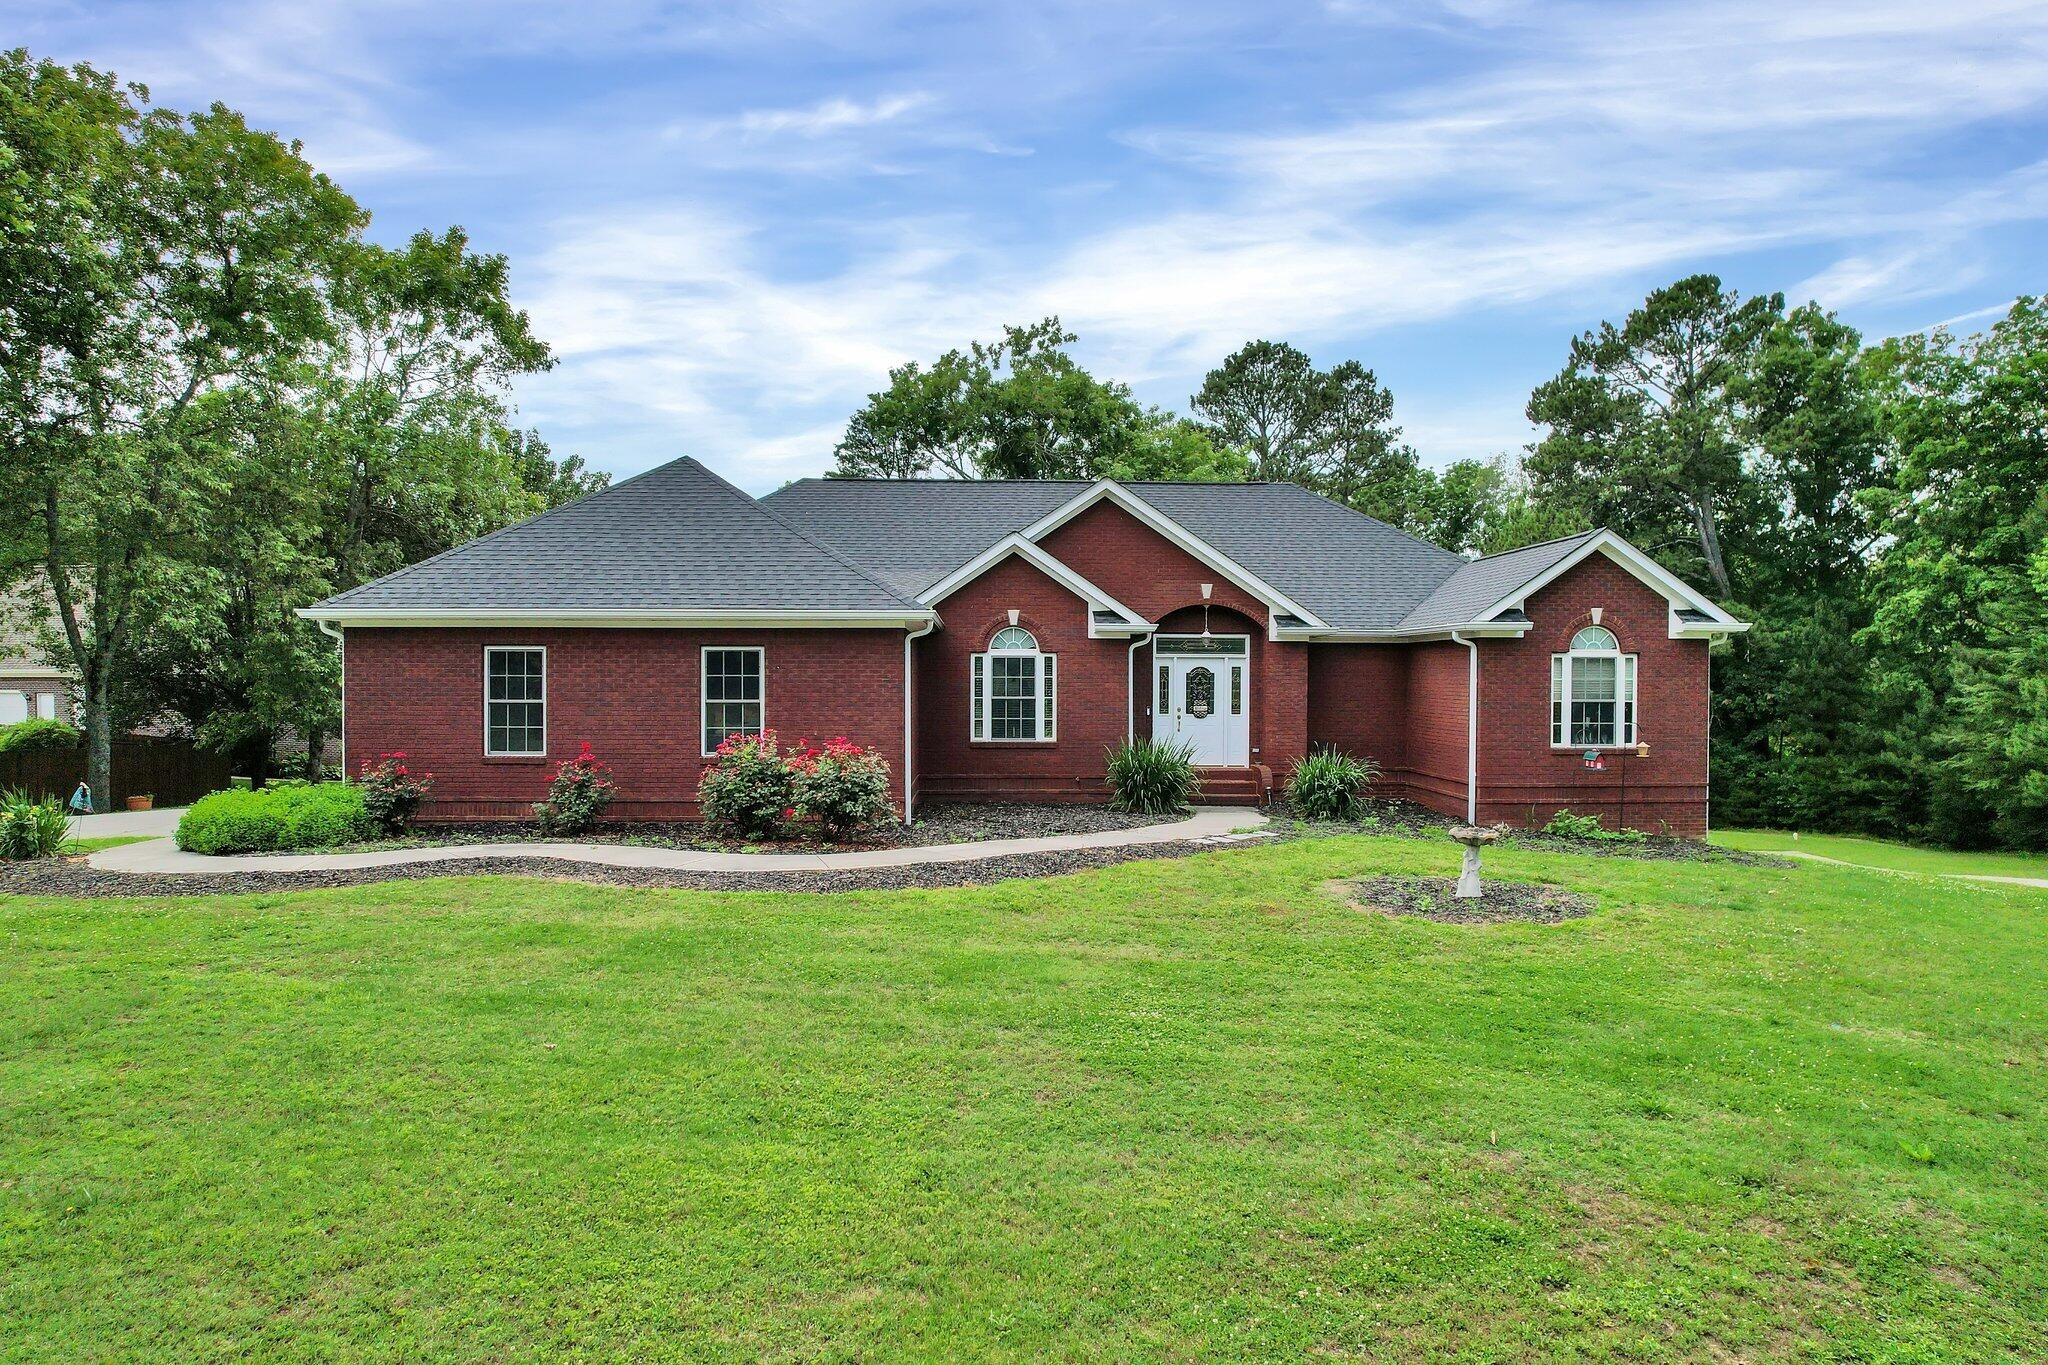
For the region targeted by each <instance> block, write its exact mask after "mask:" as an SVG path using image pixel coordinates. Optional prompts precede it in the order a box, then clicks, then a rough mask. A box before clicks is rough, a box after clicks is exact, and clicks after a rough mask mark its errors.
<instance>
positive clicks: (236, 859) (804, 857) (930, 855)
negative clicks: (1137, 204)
mask: <svg viewBox="0 0 2048 1365" xmlns="http://www.w3.org/2000/svg"><path fill="white" fill-rule="evenodd" d="M1265 823H1266V817H1265V816H1263V815H1261V814H1259V813H1258V812H1257V811H1255V810H1249V809H1245V808H1240V807H1233V806H1207V807H1203V808H1202V809H1200V810H1197V811H1196V812H1195V813H1194V814H1193V815H1192V816H1190V817H1189V818H1187V819H1185V820H1179V821H1176V822H1174V823H1173V824H1170V825H1141V826H1139V827H1138V828H1136V829H1111V830H1101V831H1099V832H1096V833H1093V834H1053V835H1047V836H1046V837H1045V838H1042V839H987V840H983V841H982V842H980V843H972V844H931V845H927V846H925V847H921V848H878V849H871V850H868V851H866V852H861V853H705V852H700V851H698V850H696V849H684V848H649V847H644V846H641V845H637V844H569V843H540V842H535V843H520V844H446V845H441V846H439V847H435V848H389V849H378V850H372V851H366V852H362V853H243V854H236V855H233V856H228V857H209V856H207V855H206V854H203V853H187V852H185V851H184V850H183V849H181V848H179V847H178V846H177V845H176V844H175V843H173V842H172V841H171V840H169V839H151V840H149V841H148V842H146V843H140V844H124V845H123V846H121V847H120V848H105V849H101V850H100V851H99V852H97V853H94V854H91V855H89V856H88V857H87V858H86V862H87V864H89V865H90V866H92V867H94V868H97V869H99V870H101V871H104V872H157V873H171V874H177V873H190V874H200V873H209V872H339V871H345V870H348V869H352V868H364V867H398V866H402V865H404V864H408V863H446V862H456V861H464V862H466V861H469V860H472V859H478V858H558V859H560V860H562V861H563V862H570V863H599V864H604V865H607V866H610V867H659V868H669V869H673V870H676V871H681V872H826V871H831V870H833V869H838V868H862V867H908V866H911V865H913V864H916V863H971V862H978V861H980V860H981V859H983V858H1000V857H1003V856H1004V855H1006V854H1012V853H1052V852H1057V851H1059V850H1061V849H1073V848H1125V847H1130V846H1133V845H1141V844H1171V843H1178V842H1180V841H1182V840H1190V841H1194V842H1198V843H1215V844H1230V843H1237V842H1239V841H1242V840H1247V839H1259V838H1267V837H1270V836H1268V835H1266V834H1264V833H1262V832H1255V833H1246V834H1239V833H1234V831H1237V830H1244V829H1247V828H1253V829H1256V827H1257V826H1261V825H1264V824H1265Z"/></svg>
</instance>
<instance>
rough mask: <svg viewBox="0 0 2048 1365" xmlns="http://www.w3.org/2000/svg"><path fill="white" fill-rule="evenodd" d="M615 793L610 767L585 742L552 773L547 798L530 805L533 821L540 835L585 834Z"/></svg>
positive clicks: (588, 742) (595, 823)
mask: <svg viewBox="0 0 2048 1365" xmlns="http://www.w3.org/2000/svg"><path fill="white" fill-rule="evenodd" d="M618 792H619V788H618V784H617V783H615V782H613V781H612V770H611V765H610V764H608V763H605V762H604V761H603V760H601V759H599V758H598V756H597V755H596V754H594V753H592V752H591V751H590V741H589V740H585V741H583V748H582V750H581V752H579V753H578V754H577V755H576V757H574V758H572V759H569V760H567V761H566V762H564V763H562V764H561V765H559V766H558V767H557V768H556V769H555V776H554V780H553V781H551V782H549V783H548V794H547V795H546V796H544V797H542V798H541V799H540V800H538V801H536V802H534V803H533V814H534V818H535V819H536V820H537V821H538V822H539V823H540V828H541V832H542V833H543V834H558V835H559V834H587V833H589V832H590V831H591V830H592V829H594V828H596V826H597V822H598V818H599V817H600V816H602V815H603V814H604V812H605V807H607V806H609V805H611V803H612V798H613V797H614V796H616V795H618Z"/></svg>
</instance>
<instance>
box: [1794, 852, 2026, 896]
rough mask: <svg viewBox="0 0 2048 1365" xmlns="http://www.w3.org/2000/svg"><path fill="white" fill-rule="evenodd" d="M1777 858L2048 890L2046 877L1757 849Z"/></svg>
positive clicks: (1895, 873)
mask: <svg viewBox="0 0 2048 1365" xmlns="http://www.w3.org/2000/svg"><path fill="white" fill-rule="evenodd" d="M1757 851H1758V852H1760V853H1769V854H1771V855H1772V856H1773V857H1777V858H1804V859H1805V860H1806V861H1807V862H1809V863H1827V864H1829V865H1830V866H1832V867H1853V868H1855V869H1856V870H1857V871H1859V872H1889V873H1891V874H1892V875H1893V876H1896V877H1932V878H1934V880H1936V881H1938V882H1996V883H1998V884H1999V885H2001V886H2032V887H2038V888H2040V889H2042V890H2048V877H1998V876H1993V875H1992V874H1991V873H1989V872H1914V871H1909V870H1908V869H1906V868H1903V867H1879V866H1878V865H1877V864H1875V863H1852V862H1850V861H1849V860H1848V859H1847V858H1830V857H1829V856H1828V855H1827V854H1825V853H1803V852H1801V851H1800V850H1798V849H1795V848H1773V849H1759V850H1757Z"/></svg>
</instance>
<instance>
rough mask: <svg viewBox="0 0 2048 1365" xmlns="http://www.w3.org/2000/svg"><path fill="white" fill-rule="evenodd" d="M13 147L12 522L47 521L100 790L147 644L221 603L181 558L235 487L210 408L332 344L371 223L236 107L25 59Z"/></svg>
mask: <svg viewBox="0 0 2048 1365" xmlns="http://www.w3.org/2000/svg"><path fill="white" fill-rule="evenodd" d="M0 149H4V153H0V160H4V167H0V170H4V172H5V176H6V179H7V182H8V186H9V189H8V191H7V192H8V194H9V195H10V199H9V202H8V205H7V207H8V208H9V210H10V212H9V214H8V215H7V216H8V219H9V222H8V228H7V236H6V238H5V240H4V242H0V255H4V256H5V257H6V261H5V263H4V264H0V277H4V284H5V286H6V287H5V289H4V292H5V293H6V295H7V296H8V297H9V298H10V299H11V300H13V306H12V307H10V309H9V310H8V313H7V316H6V318H5V320H4V321H0V328H4V330H5V340H4V342H0V366H4V368H5V374H4V377H0V401H4V402H5V403H6V404H7V406H8V408H9V411H8V413H7V414H6V416H5V417H4V418H0V428H4V430H5V432H6V436H7V439H8V441H9V444H10V446H11V451H10V458H9V459H8V461H7V466H8V468H7V474H6V476H5V477H6V478H7V481H8V486H7V488H6V489H5V492H6V494H7V498H6V506H7V508H8V509H9V513H0V515H8V514H11V515H13V516H16V517H21V516H26V517H29V518H31V519H33V520H34V521H35V522H36V523H37V526H36V528H35V533H36V539H37V540H38V542H39V548H40V551H41V560H42V566H41V567H42V570H43V576H44V579H45V582H46V584H47V587H48V591H49V592H50V594H51V597H52V599H53V600H54V604H55V607H56V610H57V614H58V619H59V624H60V626H61V629H62V635H63V645H64V649H65V652H66V654H67V656H68V660H69V662H70V663H71V665H72V667H73V668H74V670H75V671H76V673H77V676H78V678H79V680H80V683H81V687H82V691H83V711H84V721H85V729H86V735H87V773H88V778H89V780H90V781H92V782H93V783H94V785H95V786H96V787H99V788H101V789H103V790H104V789H105V787H106V786H107V785H108V782H109V777H110V765H111V741H112V735H113V727H114V714H113V706H114V696H115V691H116V688H117V685H118V683H119V681H120V679H121V677H122V675H123V670H124V666H125V665H126V663H127V661H128V656H129V651H130V648H131V646H132V644H133V641H134V638H135V635H136V632H137V630H138V628H139V627H140V626H141V625H142V624H143V623H145V622H170V621H175V620H177V619H178V618H179V617H180V616H181V615H184V614H188V613H190V612H191V611H193V610H194V607H193V605H192V604H193V603H194V602H195V601H203V599H204V598H205V596H206V595H207V594H208V593H209V592H210V591H212V589H213V586H214V585H213V584H211V583H210V582H208V581H207V577H206V575H205V574H204V573H195V572H194V571H193V570H192V567H191V565H192V562H193V561H192V559H191V557H190V556H188V555H186V554H185V553H184V550H185V548H186V547H187V546H188V545H189V544H190V543H191V542H192V540H193V539H194V537H196V536H197V535H199V534H200V533H201V531H202V527H203V523H204V522H205V521H206V519H207V517H208V516H209V509H210V508H213V507H215V506H216V505H217V501H218V499H219V497H220V496H221V494H222V493H223V491H224V489H225V487H226V482H225V480H224V479H223V477H222V473H223V471H222V460H223V455H224V452H225V451H226V450H227V449H228V443H227V442H225V441H224V440H223V439H222V432H221V430H220V428H219V426H218V422H219V419H220V415H221V406H220V405H218V404H215V403H212V402H210V401H208V400H209V398H210V397H211V396H212V395H214V394H217V393H219V392H221V391H223V390H225V389H228V388H230V387H232V386H234V385H236V384H239V383H242V382H245V381H247V382H256V381H260V379H261V377H263V376H265V375H267V374H269V373H271V372H273V371H274V370H275V368H276V367H277V366H278V365H280V364H282V363H285V362H287V361H289V360H290V359H291V358H293V357H295V356H298V355H300V354H302V353H303V352H304V351H305V350H306V349H307V348H309V347H310V346H312V345H314V344H315V343H316V342H318V341H319V340H321V339H322V338H323V337H324V336H326V335H327V334H328V332H329V323H328V318H327V314H326V310H325V306H324V298H323V294H322V288H321V286H322V282H323V280H324V279H325V278H326V277H327V274H328V271H329V268H330V266H331V264H332V260H333V251H334V247H335V244H336V243H339V242H345V241H347V240H349V239H350V238H351V237H352V236H353V235H354V234H355V233H357V232H358V231H360V229H361V227H362V225H363V223H364V221H365V218H364V215H363V213H362V210H361V209H359V208H358V207H357V206H356V205H355V203H354V202H353V201H351V200H350V199H349V198H348V196H347V195H345V194H343V193H342V192H341V191H340V190H339V189H338V188H336V187H335V186H334V185H333V184H332V183H331V182H330V181H328V180H327V179H326V178H325V177H324V176H321V175H319V174H317V173H316V172H314V171H313V169H312V168H311V167H310V166H308V165H307V164H306V162H305V161H304V159H303V158H302V157H301V156H300V155H299V152H298V148H297V147H296V146H295V145H286V144H285V143H283V142H281V141H279V140H278V139H277V138H275V137H273V136H270V135H268V134H265V133H260V132H257V131H254V130H252V129H250V128H249V127H248V125H247V124H246V123H245V122H244V121H243V119H242V118H241V116H240V115H238V114H236V113H234V112H233V111H231V110H228V109H226V108H223V107H221V106H218V105H216V106H215V107H213V108H212V109H210V110H207V111H205V112H202V113H196V114H190V115H181V114H177V113H174V112H171V111H168V110H164V109H161V108H155V107H151V106H150V105H149V103H148V92H147V91H146V90H143V89H142V88H141V87H137V86H128V87H122V86H119V85H117V84H116V83H115V82H114V80H113V79H112V78H111V77H110V76H107V75H105V74H104V73H100V72H97V71H95V70H93V69H92V68H90V67H87V66H77V67H72V68H64V67H60V66H57V65H55V64H54V63H50V62H47V61H37V60H34V59H32V58H31V57H30V56H29V55H28V54H27V53H26V52H22V51H16V52H13V53H9V54H8V55H7V56H6V57H5V59H4V60H0ZM17 291H21V292H19V293H18V292H17ZM24 300H28V302H26V303H25V302H24ZM10 538H13V537H10Z"/></svg>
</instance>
